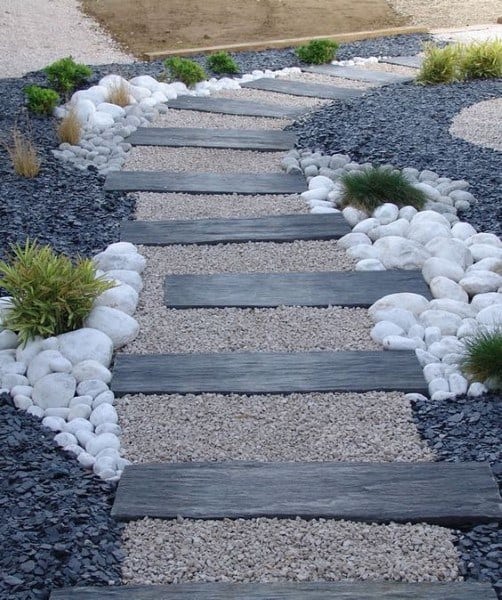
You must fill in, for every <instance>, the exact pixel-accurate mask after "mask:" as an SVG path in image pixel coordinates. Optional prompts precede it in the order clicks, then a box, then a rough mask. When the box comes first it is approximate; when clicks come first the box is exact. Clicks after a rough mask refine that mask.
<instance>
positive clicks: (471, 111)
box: [450, 98, 502, 150]
mask: <svg viewBox="0 0 502 600" xmlns="http://www.w3.org/2000/svg"><path fill="white" fill-rule="evenodd" d="M450 133H451V135H453V136H454V137H457V138H462V139H463V140H466V141H467V142H470V143H471V144H475V145H476V146H483V147H484V148H493V149H494V150H502V98H494V99H493V100H486V101H485V102H478V103H477V104H473V105H472V106H469V107H467V108H464V109H463V110H461V111H460V112H459V113H458V115H456V116H455V117H454V118H453V121H452V124H451V127H450Z"/></svg>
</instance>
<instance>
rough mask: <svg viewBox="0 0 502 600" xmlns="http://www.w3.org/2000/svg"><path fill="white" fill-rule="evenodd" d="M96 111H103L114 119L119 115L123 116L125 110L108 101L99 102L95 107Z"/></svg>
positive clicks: (118, 117)
mask: <svg viewBox="0 0 502 600" xmlns="http://www.w3.org/2000/svg"><path fill="white" fill-rule="evenodd" d="M96 109H97V111H98V112H100V113H105V114H107V115H110V117H111V118H112V119H113V120H114V121H115V120H116V119H120V117H124V116H125V114H126V113H125V110H124V109H123V108H122V107H121V106H118V105H117V104H111V103H110V102H101V104H98V106H97V107H96Z"/></svg>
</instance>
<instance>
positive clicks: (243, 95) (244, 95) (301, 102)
mask: <svg viewBox="0 0 502 600" xmlns="http://www.w3.org/2000/svg"><path fill="white" fill-rule="evenodd" d="M211 95H212V96H213V97H214V98H234V99H236V100H252V101H254V102H265V103H267V104H280V105H281V106H288V107H293V108H305V109H313V108H319V107H321V106H324V105H325V104H329V102H330V101H329V100H321V99H319V98H307V97H306V96H290V95H289V94H277V93H275V92H265V91H263V90H253V89H251V88H242V89H240V90H221V91H219V92H215V93H213V94H211Z"/></svg>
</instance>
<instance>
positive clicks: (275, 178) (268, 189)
mask: <svg viewBox="0 0 502 600" xmlns="http://www.w3.org/2000/svg"><path fill="white" fill-rule="evenodd" d="M104 189H105V191H120V192H161V193H162V192H163V193H166V192H179V193H186V194H244V195H245V194H251V195H256V194H300V193H301V192H304V191H305V190H306V189H307V183H306V181H305V178H304V176H303V175H301V174H293V173H290V174H288V175H286V174H284V173H231V174H221V173H171V172H166V171H112V172H110V173H108V175H107V176H106V180H105V184H104Z"/></svg>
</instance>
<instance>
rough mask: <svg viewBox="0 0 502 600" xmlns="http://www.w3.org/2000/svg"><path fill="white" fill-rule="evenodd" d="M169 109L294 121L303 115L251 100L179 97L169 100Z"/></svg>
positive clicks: (302, 112)
mask: <svg viewBox="0 0 502 600" xmlns="http://www.w3.org/2000/svg"><path fill="white" fill-rule="evenodd" d="M167 105H168V107H169V108H175V109H179V110H198V111H201V112H210V113H220V114H224V115H237V116H241V117H268V118H274V119H296V118H298V117H299V116H300V115H302V114H304V113H305V110H304V109H298V108H291V107H289V106H279V105H278V104H266V103H265V102H253V101H251V100H234V99H233V98H211V97H209V98H201V97H199V96H179V97H178V98H176V99H175V100H169V102H168V103H167Z"/></svg>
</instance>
